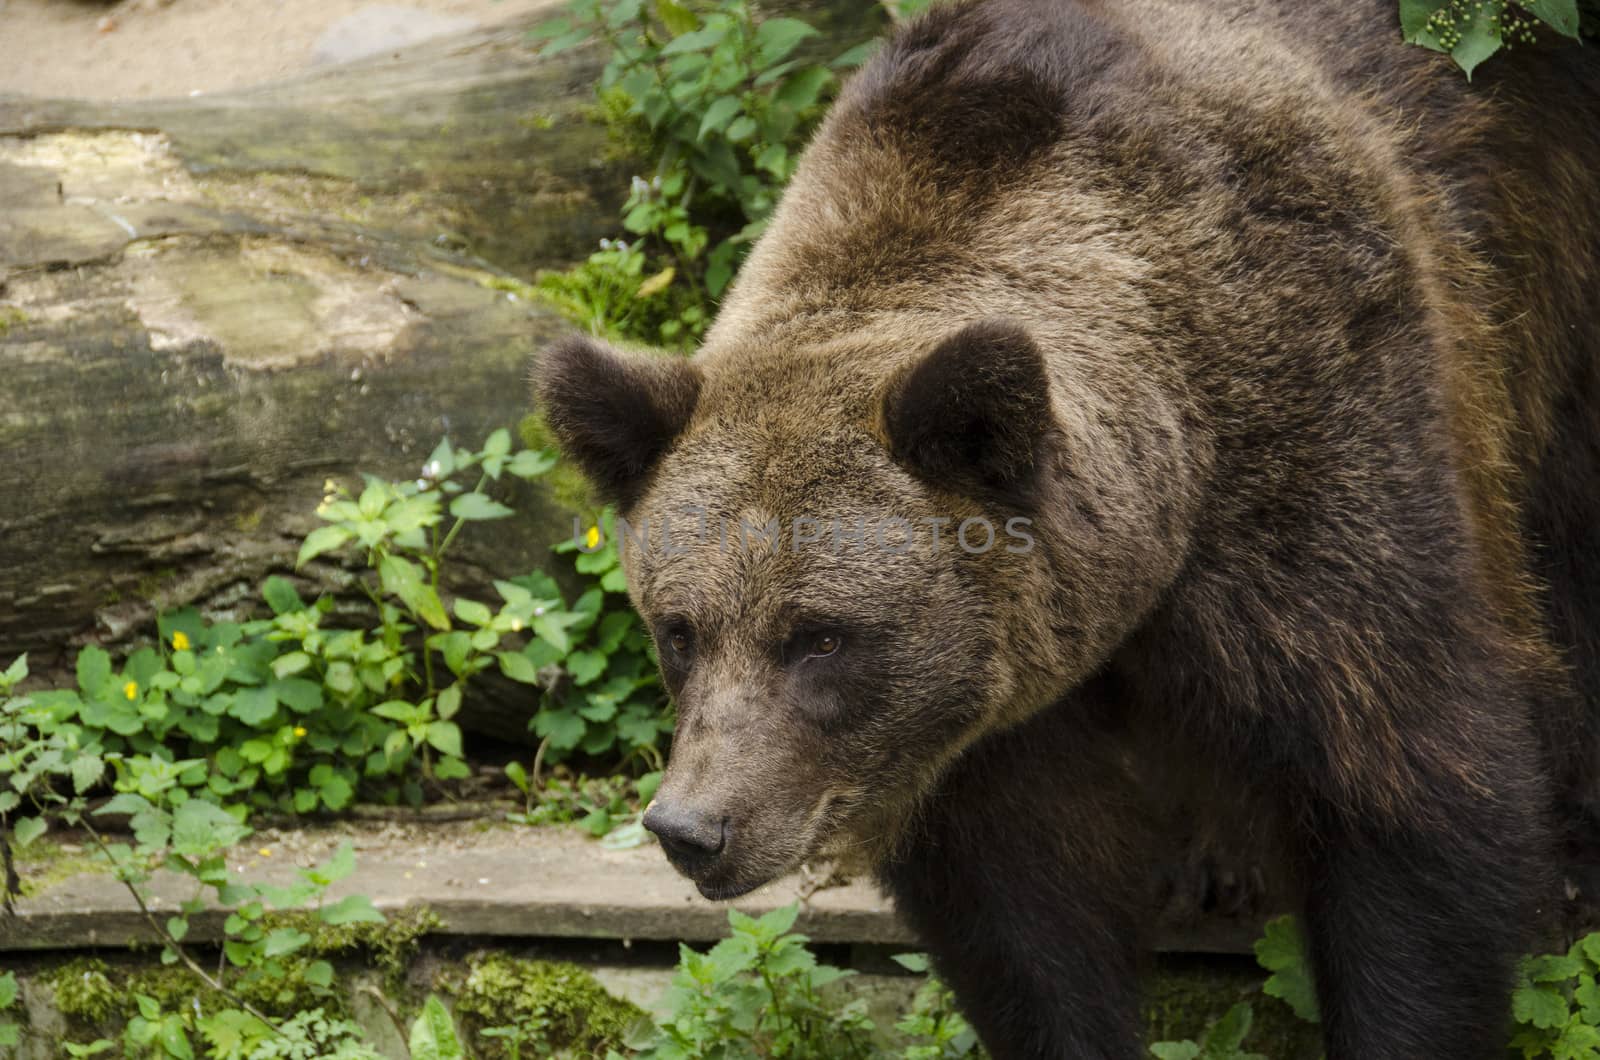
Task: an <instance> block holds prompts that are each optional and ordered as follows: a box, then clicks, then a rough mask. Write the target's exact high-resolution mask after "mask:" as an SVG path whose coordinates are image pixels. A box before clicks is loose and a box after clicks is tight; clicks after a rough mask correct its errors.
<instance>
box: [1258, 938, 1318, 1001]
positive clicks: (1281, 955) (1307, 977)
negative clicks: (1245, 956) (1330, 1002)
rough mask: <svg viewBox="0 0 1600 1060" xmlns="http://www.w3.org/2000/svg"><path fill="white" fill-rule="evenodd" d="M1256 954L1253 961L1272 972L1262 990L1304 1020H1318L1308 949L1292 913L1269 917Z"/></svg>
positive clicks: (1315, 992)
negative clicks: (1272, 918) (1271, 918)
mask: <svg viewBox="0 0 1600 1060" xmlns="http://www.w3.org/2000/svg"><path fill="white" fill-rule="evenodd" d="M1255 954H1256V962H1257V963H1258V964H1260V965H1261V967H1263V968H1265V969H1266V970H1267V971H1269V972H1271V973H1272V974H1271V975H1270V976H1268V977H1267V981H1266V983H1264V984H1263V985H1262V987H1261V989H1262V991H1263V992H1265V993H1267V994H1269V995H1271V996H1272V997H1275V998H1277V999H1278V1000H1280V1001H1282V1002H1283V1003H1284V1004H1286V1005H1288V1006H1289V1007H1290V1008H1291V1009H1293V1010H1294V1014H1295V1015H1296V1016H1299V1017H1300V1018H1301V1019H1303V1020H1305V1021H1306V1022H1307V1023H1317V1022H1320V1020H1321V1016H1320V1014H1319V1013H1318V1011H1317V987H1316V982H1315V981H1314V980H1313V979H1312V977H1311V955H1310V950H1309V949H1308V948H1307V946H1306V938H1305V933H1304V932H1303V931H1301V930H1300V923H1299V921H1297V920H1295V918H1294V917H1292V916H1280V917H1278V918H1277V919H1275V920H1270V921H1268V922H1267V926H1266V931H1265V933H1264V934H1263V935H1262V936H1261V938H1259V939H1257V940H1256V944H1255Z"/></svg>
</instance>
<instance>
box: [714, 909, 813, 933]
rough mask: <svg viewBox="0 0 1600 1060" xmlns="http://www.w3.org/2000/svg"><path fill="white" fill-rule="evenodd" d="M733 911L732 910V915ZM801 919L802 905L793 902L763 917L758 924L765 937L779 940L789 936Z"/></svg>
mask: <svg viewBox="0 0 1600 1060" xmlns="http://www.w3.org/2000/svg"><path fill="white" fill-rule="evenodd" d="M731 912H732V910H730V913H731ZM799 918H800V903H799V902H791V903H790V904H788V905H781V906H779V907H778V908H776V909H774V910H772V911H771V912H770V913H766V914H765V915H763V916H762V917H761V918H760V919H759V920H757V921H756V923H757V924H758V925H759V926H760V928H761V931H762V933H763V935H764V936H765V937H767V938H777V937H778V936H779V935H784V934H787V933H788V932H789V931H790V929H792V928H793V927H794V922H795V921H796V920H798V919H799Z"/></svg>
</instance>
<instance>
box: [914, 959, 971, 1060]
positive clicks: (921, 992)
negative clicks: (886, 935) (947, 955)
mask: <svg viewBox="0 0 1600 1060" xmlns="http://www.w3.org/2000/svg"><path fill="white" fill-rule="evenodd" d="M894 960H895V963H897V964H899V965H900V967H902V968H904V969H905V970H906V971H908V972H915V973H917V974H918V975H928V972H929V965H928V957H927V955H926V954H922V953H901V954H897V955H896V956H895V958H894ZM895 1029H896V1030H898V1031H899V1032H900V1033H901V1034H903V1035H905V1036H906V1038H907V1039H908V1040H909V1043H910V1044H908V1045H907V1046H906V1047H905V1050H904V1052H903V1053H902V1056H903V1060H956V1058H957V1057H962V1056H975V1055H977V1053H978V1034H977V1032H976V1031H974V1030H973V1029H972V1025H971V1024H970V1023H968V1022H967V1020H966V1017H965V1016H963V1015H961V1013H960V1011H959V1010H958V1009H957V1008H956V999H955V995H954V994H953V993H951V991H950V988H949V987H947V986H945V985H944V983H942V982H940V981H939V980H938V979H936V978H934V977H933V976H929V977H928V981H927V982H925V983H923V984H922V986H920V987H919V988H918V989H917V995H916V997H915V998H914V999H913V1000H912V1003H911V1011H910V1012H908V1013H906V1014H905V1016H903V1017H902V1018H901V1019H900V1021H899V1022H898V1023H896V1024H895Z"/></svg>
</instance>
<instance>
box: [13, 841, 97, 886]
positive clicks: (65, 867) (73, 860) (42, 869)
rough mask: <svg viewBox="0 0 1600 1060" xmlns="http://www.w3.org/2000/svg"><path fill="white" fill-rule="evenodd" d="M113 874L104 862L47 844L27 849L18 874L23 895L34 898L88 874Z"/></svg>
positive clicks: (53, 844) (75, 851)
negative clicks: (64, 882) (65, 881)
mask: <svg viewBox="0 0 1600 1060" xmlns="http://www.w3.org/2000/svg"><path fill="white" fill-rule="evenodd" d="M109 871H111V866H110V865H108V864H107V863H106V861H105V859H104V858H102V857H99V856H98V855H96V854H90V853H87V852H84V851H81V850H64V849H62V846H61V844H59V843H55V842H51V841H50V840H49V838H48V837H47V838H46V839H45V840H43V841H41V842H37V843H32V844H30V845H29V846H27V847H25V848H24V849H23V850H22V851H21V853H20V854H19V856H18V857H17V874H18V875H19V876H21V877H22V895H23V897H24V898H33V897H36V896H38V895H40V894H43V893H44V892H45V891H48V890H49V889H50V888H52V887H54V886H55V885H56V884H58V883H61V882H62V881H64V880H70V879H71V878H72V877H74V876H82V875H85V874H87V873H95V874H102V873H106V872H109Z"/></svg>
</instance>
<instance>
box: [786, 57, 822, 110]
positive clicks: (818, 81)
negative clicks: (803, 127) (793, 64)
mask: <svg viewBox="0 0 1600 1060" xmlns="http://www.w3.org/2000/svg"><path fill="white" fill-rule="evenodd" d="M832 82H833V74H832V73H831V72H830V71H829V70H828V69H827V67H824V66H808V67H806V68H805V69H804V70H802V71H800V72H799V73H798V74H795V75H794V76H793V77H791V78H789V79H788V80H786V81H785V82H784V83H783V84H782V85H779V86H778V88H777V89H776V90H775V91H774V92H773V93H772V101H773V102H774V103H781V104H783V105H784V106H786V107H790V108H792V109H794V110H797V111H798V110H804V109H806V108H807V107H809V106H811V105H812V104H813V103H815V102H816V101H817V99H818V97H820V96H821V95H822V90H823V89H825V88H827V87H828V85H829V84H831V83H832Z"/></svg>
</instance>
